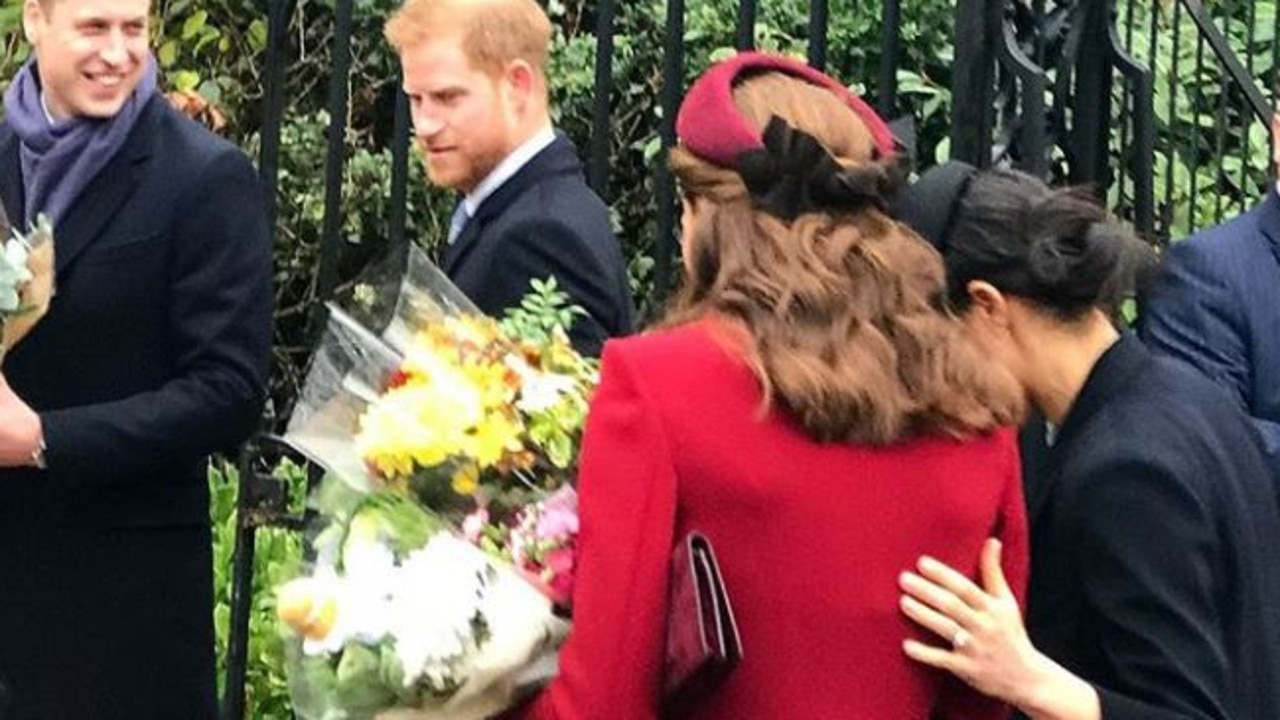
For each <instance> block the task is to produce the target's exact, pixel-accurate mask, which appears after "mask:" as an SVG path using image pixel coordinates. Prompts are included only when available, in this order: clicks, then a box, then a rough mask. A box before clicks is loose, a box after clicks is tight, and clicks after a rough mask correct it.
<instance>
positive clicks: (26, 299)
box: [0, 215, 53, 361]
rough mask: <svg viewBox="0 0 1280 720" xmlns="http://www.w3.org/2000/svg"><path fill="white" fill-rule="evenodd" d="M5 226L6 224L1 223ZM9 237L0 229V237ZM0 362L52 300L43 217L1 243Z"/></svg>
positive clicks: (49, 242)
mask: <svg viewBox="0 0 1280 720" xmlns="http://www.w3.org/2000/svg"><path fill="white" fill-rule="evenodd" d="M0 218H3V216H0ZM0 226H7V223H0ZM5 234H9V233H8V231H7V228H0V238H3V237H4V235H5ZM0 244H2V247H0V361H3V360H4V353H5V350H7V349H9V348H12V347H13V346H14V345H17V344H18V341H19V340H21V339H22V338H23V337H25V336H26V334H27V333H29V332H31V328H33V327H35V324H36V323H37V322H39V321H40V318H42V317H44V314H45V313H46V312H48V311H49V301H50V300H51V299H52V298H53V228H52V227H51V226H50V224H49V219H48V218H46V217H45V216H44V215H41V216H39V217H38V218H37V219H36V224H35V226H34V227H33V228H32V229H31V232H29V233H26V234H22V233H19V232H18V231H17V230H14V231H12V234H11V235H10V237H9V238H8V239H7V240H0Z"/></svg>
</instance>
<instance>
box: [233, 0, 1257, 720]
mask: <svg viewBox="0 0 1280 720" xmlns="http://www.w3.org/2000/svg"><path fill="white" fill-rule="evenodd" d="M268 8H269V11H268V38H269V42H268V48H267V54H266V63H265V64H266V67H265V70H264V82H265V85H266V86H265V91H264V99H263V103H264V118H263V122H262V140H261V151H260V152H261V157H260V169H261V174H262V179H263V184H264V187H265V189H266V192H267V198H266V202H267V206H268V208H269V212H270V214H271V215H272V219H273V220H274V215H275V208H276V192H277V190H276V187H277V184H276V181H277V174H278V172H279V166H280V162H279V156H280V134H281V126H282V119H283V117H284V112H285V105H286V98H285V91H284V86H285V82H284V81H285V78H284V66H285V57H284V55H285V51H284V48H285V46H286V32H287V27H288V24H289V21H290V18H291V17H292V15H293V13H294V10H295V2H294V0H268ZM593 9H594V20H595V25H594V26H595V35H596V38H597V45H596V53H595V62H594V104H593V107H592V112H591V120H590V125H589V127H590V128H591V130H590V137H589V138H588V143H587V144H586V147H587V152H588V158H587V170H588V179H589V182H590V184H591V185H592V187H593V188H595V189H596V191H597V192H598V193H599V194H600V195H601V196H602V197H604V198H605V199H606V201H608V200H609V199H610V197H609V194H610V193H609V190H610V186H611V182H610V180H611V178H610V173H611V168H612V167H613V163H612V162H611V161H612V159H613V158H611V156H610V153H611V151H612V148H611V144H610V124H611V121H612V120H613V118H612V117H611V107H612V105H611V103H612V100H613V98H614V95H615V87H614V53H615V45H614V31H615V21H616V17H617V12H618V9H619V8H618V5H617V0H597V2H596V3H595V4H594V8H593ZM687 10H688V8H687V7H686V0H667V3H666V18H665V23H666V32H665V40H664V52H663V63H662V69H661V78H662V85H661V91H660V95H659V97H658V103H659V107H660V113H661V122H660V125H659V137H660V142H661V145H662V147H663V148H668V147H670V146H671V145H672V144H674V142H675V127H674V120H675V116H676V109H677V108H678V106H679V103H680V100H681V97H682V93H683V90H684V88H683V82H684V78H685V77H686V76H687V68H686V67H685V65H686V60H685V43H684V41H685V18H686V12H687ZM759 10H760V7H759V6H758V5H757V1H756V0H740V1H739V3H738V6H737V18H736V32H735V35H734V37H733V38H732V40H731V43H732V45H733V46H734V47H737V48H740V49H741V48H752V47H754V46H755V45H756V40H757V38H756V30H757V27H758V23H757V20H758V13H759ZM881 11H882V16H881V18H880V22H881V38H880V41H881V47H880V48H879V52H880V55H879V63H878V72H877V73H876V85H875V87H874V88H873V90H872V92H870V93H869V94H870V95H871V96H872V99H873V100H874V104H875V106H876V107H877V108H878V109H879V110H880V111H881V113H882V114H883V115H884V116H885V117H886V118H893V117H894V116H895V115H896V114H897V113H898V111H899V109H900V108H899V104H900V99H901V98H900V97H899V73H900V71H901V70H902V68H901V67H900V65H901V59H902V57H903V52H902V51H903V45H902V40H901V34H902V33H901V31H902V8H901V4H900V2H899V0H883V2H882V4H881ZM353 12H354V0H336V2H335V8H334V18H335V23H334V30H333V38H332V42H333V44H334V52H333V57H334V58H335V61H334V67H333V69H332V70H333V71H332V76H331V77H330V85H329V99H328V116H329V118H330V119H331V125H330V127H329V130H328V134H327V153H328V160H327V164H326V171H325V174H324V184H325V193H324V218H323V232H322V237H321V241H320V247H321V250H320V259H319V263H320V268H319V272H318V276H317V277H318V279H317V284H318V288H319V293H318V294H319V296H320V297H321V298H327V297H330V296H331V295H332V293H333V291H334V289H335V287H337V285H338V283H339V280H340V278H339V276H338V262H339V255H340V250H341V247H342V243H343V238H342V236H341V233H342V214H343V204H342V201H343V198H342V196H341V193H342V178H343V175H342V169H343V162H344V156H345V154H346V150H345V148H344V134H345V122H346V119H347V117H348V110H349V97H348V92H349V88H348V82H347V77H346V76H347V72H348V69H349V59H350V55H351V53H350V43H351V32H352V16H353ZM830 22H831V16H830V7H829V6H828V2H827V0H812V2H811V3H810V5H809V18H808V24H807V29H808V32H807V34H808V37H807V39H806V40H807V42H806V51H807V57H808V60H809V62H810V64H812V65H814V66H815V67H819V68H825V67H826V65H827V64H828V61H829V58H828V55H829V52H828V51H829V45H828V33H829V26H830ZM1277 67H1280V44H1278V43H1277V33H1276V2H1275V0H1236V1H1231V0H1227V1H1224V2H1220V3H1214V5H1213V7H1212V9H1210V8H1209V7H1208V6H1206V5H1204V4H1203V3H1202V2H1200V0H1176V2H1172V3H1153V2H1151V0H1076V1H1074V2H1073V1H1071V0H1058V1H1055V0H957V2H956V6H955V23H954V62H953V64H952V68H951V88H950V92H951V103H952V105H951V110H952V111H951V129H950V133H949V142H950V156H951V157H954V158H959V159H964V160H967V161H969V162H972V163H974V164H977V165H980V166H990V165H992V164H1011V165H1013V166H1015V167H1018V168H1021V169H1024V170H1026V171H1028V172H1032V173H1034V174H1037V175H1041V176H1044V177H1047V178H1051V179H1055V180H1063V181H1070V182H1078V183H1088V184H1091V185H1093V186H1094V187H1096V188H1097V190H1098V192H1099V194H1100V195H1104V196H1105V197H1106V198H1107V200H1108V201H1109V203H1110V205H1111V206H1112V207H1113V208H1114V209H1115V210H1116V212H1117V213H1119V214H1120V215H1121V216H1122V217H1125V218H1127V219H1128V220H1130V221H1132V222H1133V223H1134V225H1135V227H1136V228H1137V229H1138V230H1139V231H1140V232H1142V233H1143V234H1145V235H1146V236H1148V237H1150V238H1152V239H1154V240H1157V241H1161V242H1167V241H1169V240H1170V239H1176V238H1179V237H1182V236H1185V235H1186V234H1188V233H1189V232H1191V231H1192V230H1194V229H1196V228H1198V227H1201V226H1203V225H1206V224H1209V223H1213V222H1218V221H1220V220H1221V219H1223V218H1224V217H1225V216H1226V215H1228V214H1231V213H1234V212H1237V211H1239V210H1241V209H1243V208H1244V207H1246V206H1247V205H1248V204H1250V203H1251V202H1253V201H1254V200H1255V199H1257V198H1258V197H1260V196H1261V194H1262V191H1263V189H1264V188H1265V186H1266V183H1267V182H1268V178H1269V177H1270V175H1269V158H1270V157H1271V155H1270V154H1269V152H1268V144H1267V143H1268V140H1267V137H1268V136H1267V132H1266V125H1267V122H1268V121H1269V118H1270V114H1271V105H1270V103H1268V101H1267V99H1266V97H1265V96H1264V94H1263V93H1262V91H1261V90H1260V89H1259V84H1260V79H1261V78H1262V77H1263V76H1264V75H1266V73H1268V72H1273V71H1274V70H1275V68H1277ZM409 134H410V133H409V120H408V107H407V103H406V102H405V100H404V98H403V96H402V95H401V94H399V93H397V99H396V102H395V106H394V121H393V127H392V131H391V138H392V139H391V148H392V153H391V157H392V160H391V163H392V168H391V186H390V193H389V205H388V209H387V212H388V216H389V224H388V228H389V229H388V237H387V242H388V243H389V245H390V246H391V248H392V249H393V250H394V249H396V248H403V247H405V246H406V244H407V243H408V242H410V241H411V240H410V238H408V237H407V235H406V227H407V223H406V213H407V209H406V197H407V195H408V183H409V182H410V173H409V172H408V168H409V154H410V153H409V149H410V142H409ZM927 164H929V161H928V158H926V157H922V158H921V165H927ZM651 189H652V193H653V197H654V208H655V221H654V223H653V227H654V232H655V234H656V237H655V238H654V239H653V242H652V249H653V255H654V279H653V295H654V297H653V298H649V299H650V301H651V302H650V303H649V306H650V307H656V306H657V305H658V302H657V300H660V298H662V297H664V296H665V295H666V293H667V292H668V291H669V290H670V289H671V287H672V284H673V282H674V272H675V269H676V268H677V267H678V265H677V263H676V262H675V258H676V253H677V248H678V243H677V238H676V234H675V233H676V227H677V224H676V212H677V208H676V197H675V187H674V182H673V179H672V177H671V174H670V172H669V170H668V169H667V166H666V164H665V163H664V162H661V161H659V162H656V163H654V164H653V176H652V184H651ZM273 226H274V223H273ZM321 312H322V309H321V308H320V304H319V303H317V304H316V314H315V315H314V316H313V318H312V319H311V322H310V323H309V325H310V328H311V331H312V333H315V332H318V329H319V328H320V326H321V322H320V321H321V320H322V316H321V315H320V313H321ZM279 452H280V449H279V447H278V446H277V443H276V442H275V441H274V440H273V439H272V437H271V436H270V435H265V434H264V435H263V436H261V437H260V438H258V440H257V441H255V442H254V443H252V444H250V445H249V447H248V448H247V449H246V451H245V454H244V457H243V458H242V462H241V473H240V479H241V492H240V499H239V510H240V512H239V515H238V523H239V532H238V534H237V547H236V553H235V561H234V562H235V568H234V570H233V577H234V583H235V588H234V590H233V595H232V597H233V600H232V604H233V607H232V615H231V633H230V641H229V648H228V660H227V682H226V694H225V697H224V701H223V704H222V711H221V716H222V718H223V720H239V718H242V717H243V716H244V712H245V705H244V682H245V663H246V657H247V653H246V643H247V638H248V622H249V604H250V601H251V598H250V597H249V590H248V588H250V587H251V580H252V567H253V547H254V537H255V532H256V530H257V528H259V527H262V526H265V525H284V526H288V527H298V526H300V525H301V519H300V518H297V517H294V516H291V515H290V514H289V511H288V509H287V508H286V507H285V506H286V496H287V493H284V492H282V491H281V490H280V488H279V487H278V486H276V485H275V483H276V482H277V481H275V480H274V479H273V478H271V476H270V474H269V473H267V472H264V471H263V468H264V463H263V458H264V457H267V458H270V457H275V456H276V454H278V453H279Z"/></svg>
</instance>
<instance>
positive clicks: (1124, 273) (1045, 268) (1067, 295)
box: [942, 170, 1154, 320]
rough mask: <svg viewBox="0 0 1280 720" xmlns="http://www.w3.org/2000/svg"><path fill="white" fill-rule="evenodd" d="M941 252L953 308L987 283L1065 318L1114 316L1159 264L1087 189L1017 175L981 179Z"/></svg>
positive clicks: (962, 201) (960, 205)
mask: <svg viewBox="0 0 1280 720" xmlns="http://www.w3.org/2000/svg"><path fill="white" fill-rule="evenodd" d="M942 252H943V257H944V259H945V261H946V265H947V294H948V298H949V300H950V301H951V303H952V304H953V305H954V306H956V307H959V308H965V307H967V306H968V302H969V297H968V291H967V286H968V284H969V282H970V281H971V280H983V281H986V282H989V283H991V284H992V285H994V286H996V287H997V288H999V289H1000V290H1001V291H1002V292H1005V293H1008V294H1010V295H1016V296H1019V297H1023V298H1026V299H1028V300H1031V301H1032V302H1034V303H1036V304H1037V305H1039V306H1040V307H1042V308H1044V309H1045V310H1047V311H1049V312H1050V313H1052V314H1053V315H1054V316H1056V317H1059V318H1060V319H1063V320H1073V319H1076V318H1079V317H1080V316H1082V315H1084V314H1085V313H1086V312H1087V311H1088V310H1090V309H1091V308H1099V309H1101V310H1104V311H1106V312H1107V313H1108V314H1111V313H1113V312H1114V310H1115V308H1116V307H1117V306H1118V305H1119V303H1120V301H1121V300H1123V299H1124V298H1126V297H1129V296H1131V295H1132V294H1133V292H1134V287H1135V284H1136V283H1137V282H1138V279H1139V276H1140V275H1141V274H1142V273H1143V272H1145V270H1146V268H1148V267H1150V265H1151V263H1152V262H1153V261H1154V255H1153V254H1152V252H1151V249H1150V248H1149V247H1148V246H1147V245H1146V244H1144V243H1143V242H1142V241H1140V240H1139V239H1138V238H1137V237H1136V236H1135V235H1134V234H1133V233H1132V232H1130V231H1129V230H1128V229H1127V228H1125V227H1124V226H1122V225H1120V224H1119V223H1118V222H1116V221H1115V220H1113V219H1112V218H1111V217H1110V216H1109V215H1108V214H1107V212H1106V210H1104V209H1103V208H1102V207H1100V206H1099V205H1098V203H1097V201H1096V200H1094V198H1093V197H1092V196H1091V195H1089V194H1088V193H1087V192H1085V191H1083V190H1081V189H1079V188H1066V189H1055V188H1051V187H1049V186H1048V185H1047V184H1045V183H1044V181H1042V180H1040V179H1038V178H1036V177H1033V176H1031V175H1027V174H1026V173H1022V172H1018V171H1015V170H991V171H987V172H982V173H979V174H977V175H975V176H974V178H973V180H972V181H971V182H970V183H969V185H968V188H967V191H966V192H965V193H964V195H963V196H961V197H960V198H959V200H958V202H957V204H956V209H955V218H954V220H953V223H952V226H951V230H950V233H949V234H948V236H947V238H946V242H945V246H944V247H943V248H942Z"/></svg>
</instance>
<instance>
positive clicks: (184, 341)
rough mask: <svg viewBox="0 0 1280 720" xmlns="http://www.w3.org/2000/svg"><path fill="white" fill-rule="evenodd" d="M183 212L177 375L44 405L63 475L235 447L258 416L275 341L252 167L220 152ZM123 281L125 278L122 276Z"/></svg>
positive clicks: (140, 468) (118, 476)
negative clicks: (112, 394) (105, 396)
mask: <svg viewBox="0 0 1280 720" xmlns="http://www.w3.org/2000/svg"><path fill="white" fill-rule="evenodd" d="M191 177H193V178H195V180H193V182H192V183H191V187H189V188H187V191H186V192H185V193H184V194H183V195H182V196H181V198H182V200H181V201H182V203H183V205H182V208H181V209H179V210H176V211H175V215H176V217H177V220H176V221H175V224H174V227H173V233H174V238H173V242H172V250H171V252H172V256H171V258H170V278H169V288H168V313H169V324H170V329H171V338H172V341H171V342H172V350H171V351H172V354H173V358H174V363H175V367H176V372H175V373H174V375H173V377H172V378H171V379H170V380H168V381H167V382H165V383H164V384H163V385H162V386H160V387H159V388H157V389H156V390H153V391H150V392H145V393H140V394H137V395H132V396H130V397H127V398H124V399H121V400H116V401H112V402H105V403H98V404H89V405H81V406H75V407H68V408H63V409H58V410H51V411H46V412H43V413H41V422H42V423H43V426H44V434H45V441H46V444H47V446H48V450H47V461H48V463H49V466H50V468H56V469H57V470H58V472H59V474H60V475H62V476H65V477H78V478H86V479H88V478H91V479H92V480H91V482H94V483H107V484H110V483H118V482H127V481H128V480H129V479H130V478H132V477H136V476H145V475H146V474H147V471H157V470H165V469H172V468H174V467H175V466H176V467H187V466H190V465H191V464H192V463H193V462H195V461H196V460H197V459H198V458H200V457H203V456H205V455H208V454H210V453H212V452H215V451H219V450H225V449H229V448H231V447H233V446H234V445H235V444H236V443H238V442H240V441H242V440H244V439H245V438H246V437H248V436H249V435H250V434H251V433H252V432H253V430H254V429H255V426H256V424H257V421H258V418H259V417H260V413H261V410H262V402H263V399H264V397H265V395H266V391H265V388H266V382H267V372H268V365H269V358H270V350H271V321H272V319H271V312H272V290H271V243H270V235H269V233H268V229H267V221H266V215H265V212H264V211H263V209H262V208H263V204H262V194H261V191H260V189H259V184H258V182H257V178H256V176H255V174H254V171H253V166H252V164H251V163H250V162H249V160H248V158H246V157H245V156H244V155H243V154H242V153H240V152H239V151H235V150H231V149H227V150H226V151H224V152H221V153H218V154H217V155H216V156H215V157H214V158H213V159H212V160H211V161H210V162H209V164H208V165H207V166H206V167H203V168H198V167H197V168H192V169H191ZM121 281H122V282H127V278H122V279H121Z"/></svg>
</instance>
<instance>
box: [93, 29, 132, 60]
mask: <svg viewBox="0 0 1280 720" xmlns="http://www.w3.org/2000/svg"><path fill="white" fill-rule="evenodd" d="M98 54H99V55H100V56H101V57H102V61H103V62H105V63H107V64H108V65H122V64H124V63H125V61H127V60H128V58H129V50H128V46H127V44H126V38H125V36H124V32H123V31H121V30H120V28H112V29H111V30H110V31H108V32H107V34H106V37H105V38H104V39H103V44H102V49H101V51H100V52H99V53H98Z"/></svg>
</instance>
